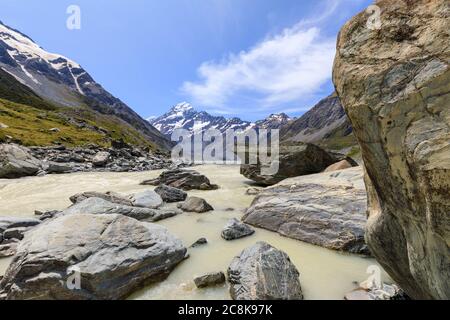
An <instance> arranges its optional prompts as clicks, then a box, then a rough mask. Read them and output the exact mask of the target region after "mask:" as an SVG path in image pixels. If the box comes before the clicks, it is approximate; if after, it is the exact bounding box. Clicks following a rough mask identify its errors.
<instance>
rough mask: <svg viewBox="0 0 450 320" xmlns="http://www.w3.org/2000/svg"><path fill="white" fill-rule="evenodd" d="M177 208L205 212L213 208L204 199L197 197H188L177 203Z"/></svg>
mask: <svg viewBox="0 0 450 320" xmlns="http://www.w3.org/2000/svg"><path fill="white" fill-rule="evenodd" d="M179 208H180V209H181V210H183V211H186V212H197V213H205V212H208V211H212V210H214V208H213V207H212V206H211V205H210V204H209V203H208V202H206V200H205V199H202V198H198V197H189V198H187V199H186V201H185V202H183V203H182V204H180V205H179Z"/></svg>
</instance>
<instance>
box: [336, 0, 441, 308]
mask: <svg viewBox="0 0 450 320" xmlns="http://www.w3.org/2000/svg"><path fill="white" fill-rule="evenodd" d="M376 5H377V6H378V7H379V8H380V12H381V17H380V19H381V25H380V28H379V29H376V30H371V29H373V28H367V27H366V25H367V20H368V18H369V16H368V15H367V14H366V13H361V14H359V15H357V16H356V17H354V18H353V19H352V20H351V21H349V22H348V23H347V24H346V25H345V26H344V27H343V29H342V31H341V33H340V36H339V40H338V46H337V56H336V60H335V65H334V76H333V78H334V83H335V86H336V89H337V92H338V94H339V97H340V99H341V101H342V104H343V106H344V108H345V110H346V112H347V114H348V115H349V118H350V120H351V122H352V125H353V128H354V131H355V135H356V137H357V139H358V140H359V144H360V146H361V153H362V158H363V160H364V163H365V166H366V169H367V175H366V181H367V186H368V192H369V221H368V224H367V233H366V237H367V242H368V245H369V247H370V250H371V252H372V253H373V254H374V256H375V257H376V258H377V260H378V261H379V263H380V264H381V265H382V266H383V267H384V269H385V270H386V271H387V272H388V273H389V275H390V276H391V277H392V279H394V280H395V282H397V283H398V284H399V285H400V287H401V288H402V289H404V290H405V291H406V293H407V294H408V295H409V296H410V297H411V298H414V299H450V250H449V244H450V214H449V212H450V197H449V194H450V108H449V105H450V68H449V61H450V41H449V33H448V32H449V30H450V3H449V1H448V0H434V1H426V0H417V1H398V0H384V1H377V2H376Z"/></svg>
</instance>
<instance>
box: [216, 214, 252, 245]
mask: <svg viewBox="0 0 450 320" xmlns="http://www.w3.org/2000/svg"><path fill="white" fill-rule="evenodd" d="M254 233H255V230H253V228H251V227H250V226H248V225H246V224H245V223H242V222H241V221H239V220H238V219H232V220H230V221H228V223H227V224H226V225H225V227H224V228H223V230H222V238H224V239H225V240H227V241H231V240H236V239H241V238H245V237H249V236H251V235H252V234H254Z"/></svg>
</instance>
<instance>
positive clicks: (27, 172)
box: [0, 144, 41, 179]
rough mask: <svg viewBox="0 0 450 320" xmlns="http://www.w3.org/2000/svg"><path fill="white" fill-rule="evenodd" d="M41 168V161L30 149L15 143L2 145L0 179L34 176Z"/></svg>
mask: <svg viewBox="0 0 450 320" xmlns="http://www.w3.org/2000/svg"><path fill="white" fill-rule="evenodd" d="M40 169H41V162H40V161H39V160H38V159H36V158H34V157H33V156H32V155H31V154H30V152H29V150H28V149H27V148H25V147H21V146H18V145H15V144H1V145H0V179H1V178H6V179H15V178H21V177H26V176H34V175H36V174H37V173H38V172H39V170H40Z"/></svg>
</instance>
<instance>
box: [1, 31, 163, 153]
mask: <svg viewBox="0 0 450 320" xmlns="http://www.w3.org/2000/svg"><path fill="white" fill-rule="evenodd" d="M0 69H2V70H3V71H4V72H6V73H8V74H9V75H11V76H12V77H13V78H14V79H15V80H16V82H19V83H20V84H22V85H23V86H25V87H28V88H29V89H31V91H32V92H33V93H34V95H35V96H38V97H40V98H42V99H43V100H46V101H48V102H49V103H51V104H54V105H56V106H58V107H72V108H80V107H81V108H82V107H88V108H89V109H91V110H94V111H96V112H98V113H100V114H103V115H109V116H110V117H115V118H119V119H120V120H122V121H123V122H125V123H127V124H128V125H129V126H131V127H132V128H134V129H135V130H136V131H137V132H138V133H139V134H140V135H142V137H143V138H144V140H147V142H149V143H151V144H154V145H155V146H157V147H159V148H162V149H167V148H169V147H170V145H171V144H170V142H169V141H168V140H167V139H166V138H165V137H164V136H163V135H161V134H160V132H158V131H157V130H156V129H155V128H154V127H152V126H151V125H150V124H149V123H148V122H147V121H145V120H144V119H142V118H141V117H140V116H139V115H138V114H137V113H135V112H134V111H133V110H132V109H131V108H129V107H128V106H127V105H126V104H124V103H123V102H122V101H120V100H119V99H117V98H115V97H114V96H112V95H111V94H110V93H109V92H107V91H106V90H105V89H103V88H102V86H101V85H99V84H98V83H96V82H95V81H94V80H93V79H92V77H91V76H90V75H89V74H88V73H87V72H86V71H85V70H84V69H83V68H82V67H81V66H80V65H79V64H77V63H76V62H74V61H71V60H69V59H67V58H65V57H63V56H61V55H58V54H52V53H49V52H47V51H45V50H44V49H42V48H41V47H39V46H38V45H37V44H36V43H35V42H34V41H33V40H31V39H30V38H29V37H27V36H26V35H24V34H22V33H20V32H19V31H17V30H14V29H12V28H10V27H8V26H6V25H4V24H3V23H1V22H0ZM2 77H3V78H5V79H6V77H5V75H2ZM7 81H10V79H9V80H7ZM15 86H16V87H18V85H17V84H16V85H15ZM11 96H14V94H11V93H10V94H9V95H8V96H7V95H6V94H4V95H2V96H0V98H5V99H9V100H11V99H13V100H11V101H16V102H23V101H17V100H14V98H11ZM30 96H31V95H30Z"/></svg>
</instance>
